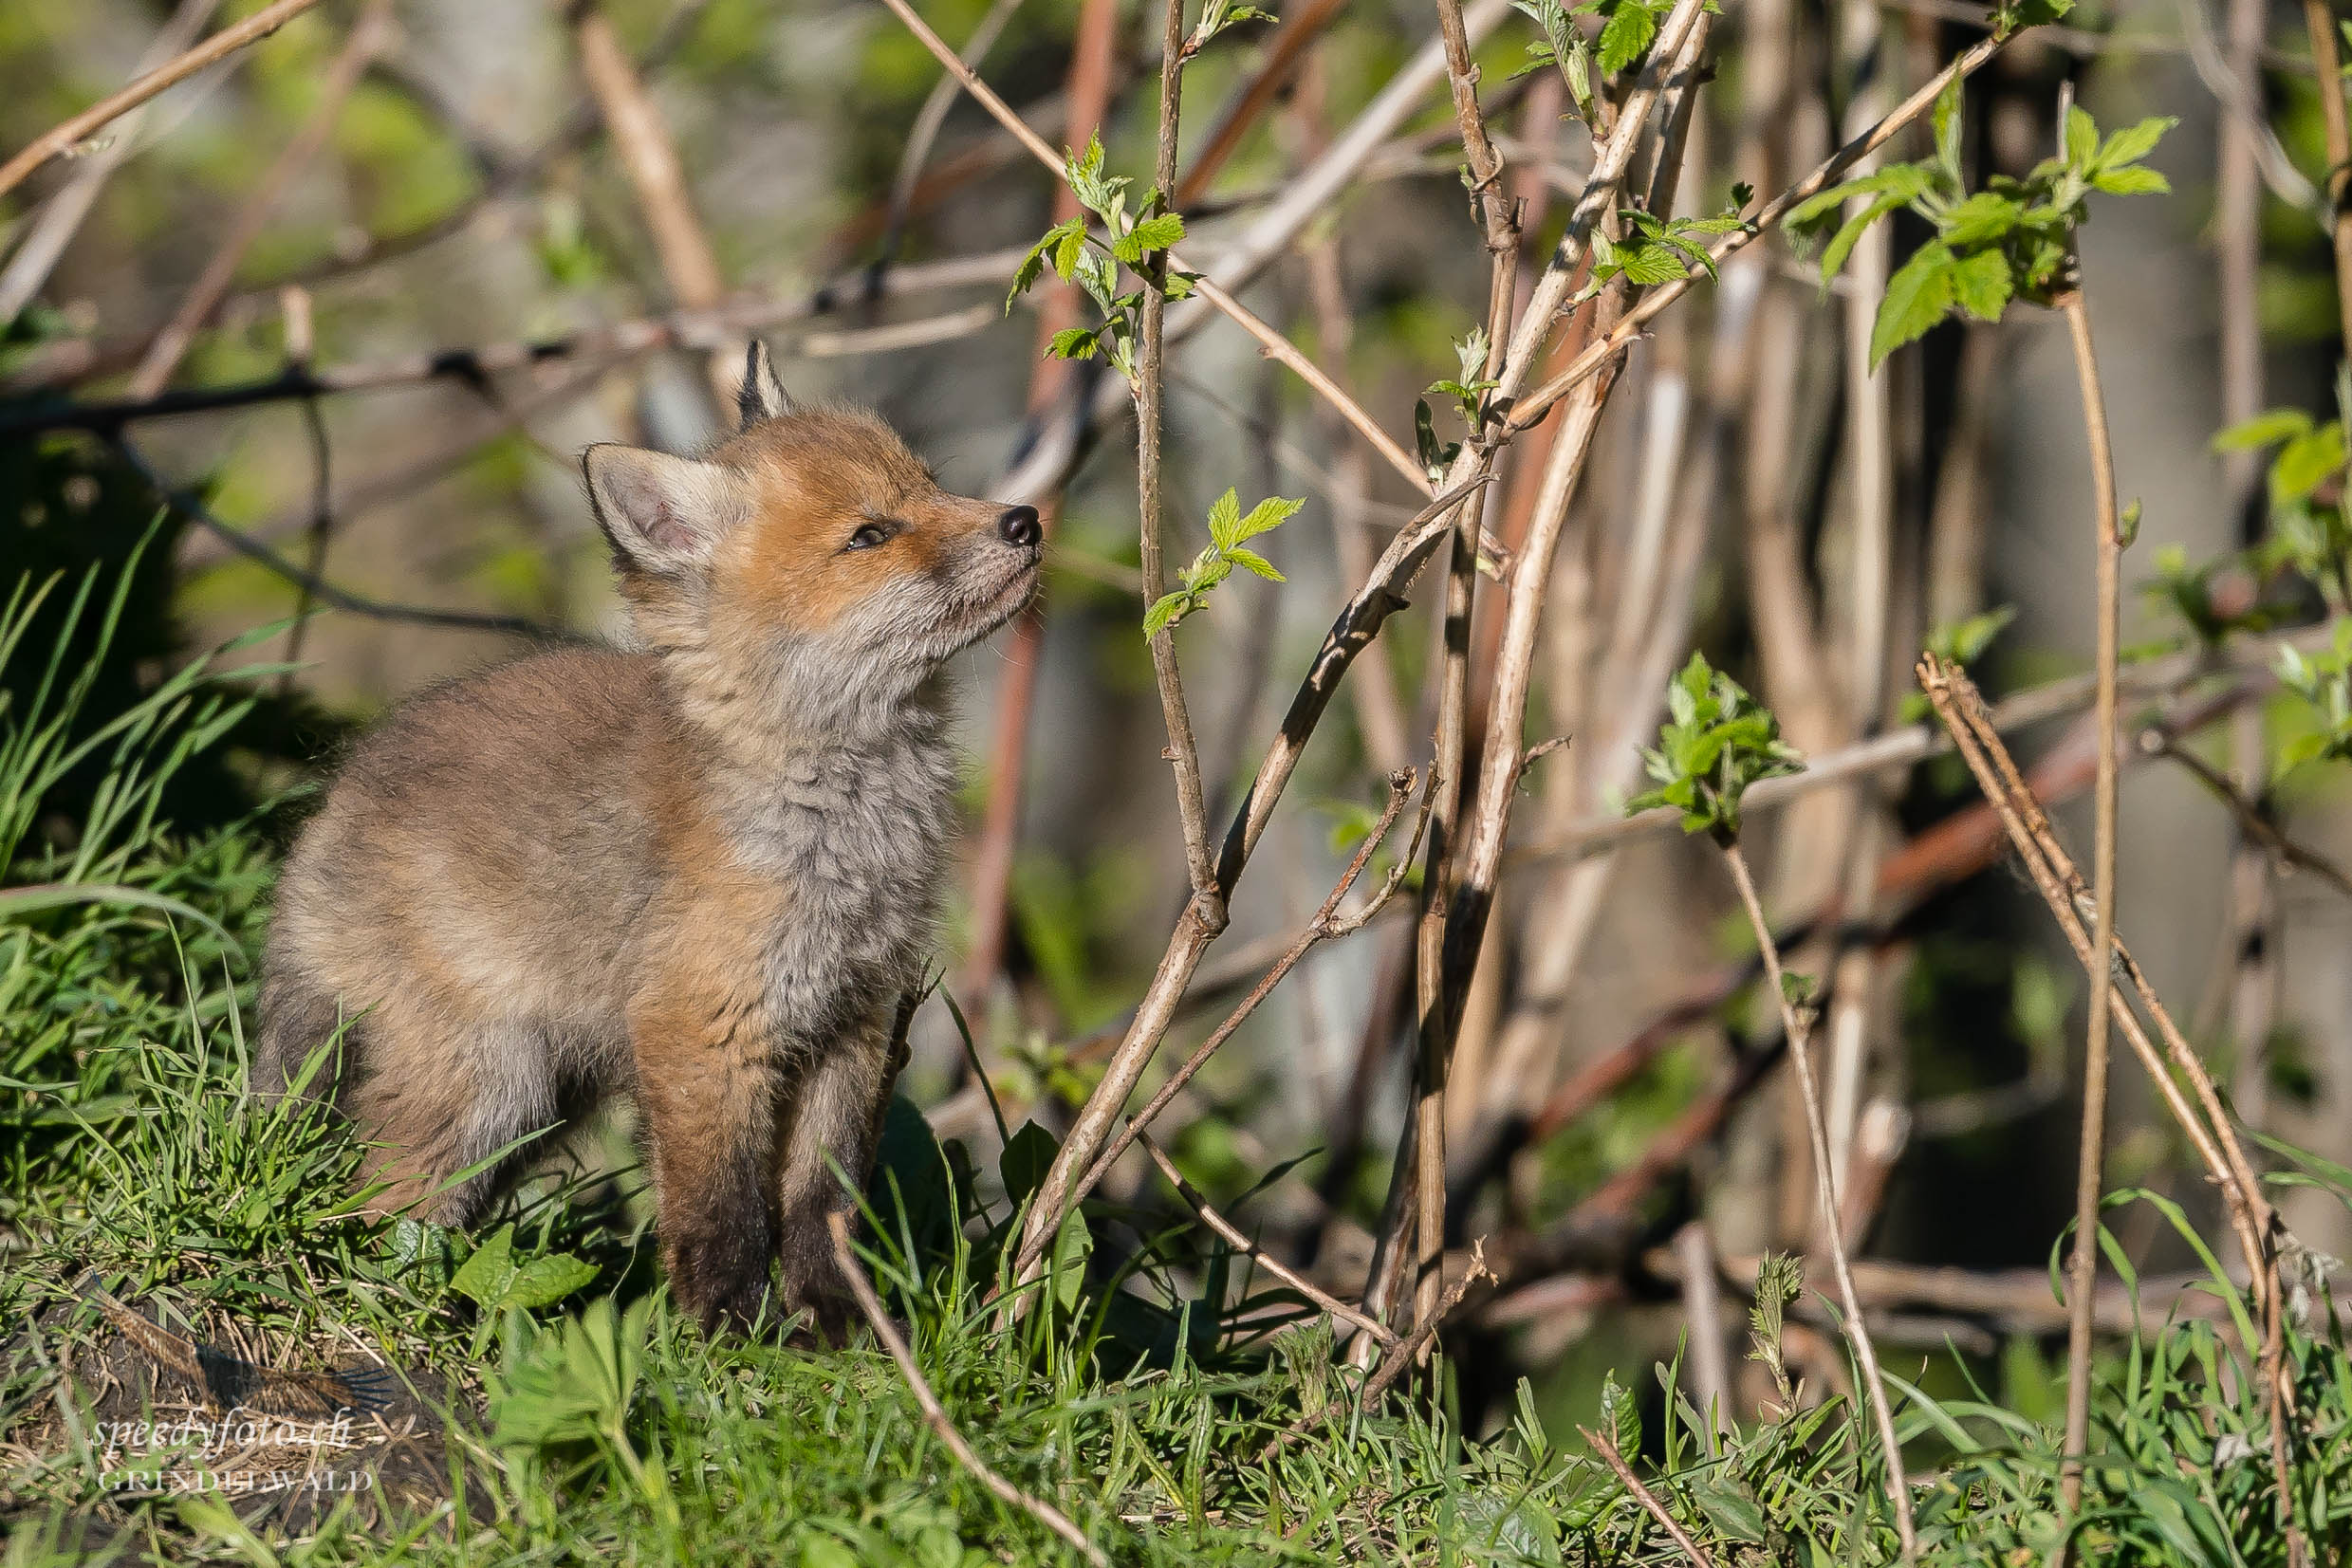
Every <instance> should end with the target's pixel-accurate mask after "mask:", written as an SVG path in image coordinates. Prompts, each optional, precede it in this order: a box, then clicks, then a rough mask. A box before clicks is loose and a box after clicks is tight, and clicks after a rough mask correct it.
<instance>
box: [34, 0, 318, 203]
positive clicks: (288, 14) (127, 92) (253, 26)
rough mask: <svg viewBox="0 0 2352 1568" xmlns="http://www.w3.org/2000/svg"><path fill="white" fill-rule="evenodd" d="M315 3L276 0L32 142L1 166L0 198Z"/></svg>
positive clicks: (282, 25)
mask: <svg viewBox="0 0 2352 1568" xmlns="http://www.w3.org/2000/svg"><path fill="white" fill-rule="evenodd" d="M318 3H319V0H277V3H276V4H275V5H272V6H268V7H265V8H264V9H261V10H257V11H255V12H254V13H253V14H252V15H250V16H249V17H247V18H246V19H245V20H244V21H242V22H239V23H238V24H237V25H236V26H234V27H232V28H222V29H221V30H220V31H218V32H216V33H214V34H213V36H212V37H210V38H208V39H206V40H205V41H204V42H203V43H201V44H199V45H197V46H195V47H194V48H193V49H190V50H188V51H187V52H186V53H185V54H182V55H181V56H179V57H178V58H177V59H176V60H173V61H171V62H170V63H168V64H166V65H158V66H157V67H156V68H155V69H154V70H152V71H149V72H147V73H146V74H145V75H143V76H141V77H139V79H138V80H136V81H134V82H133V83H131V84H130V85H129V86H127V87H124V88H122V89H121V90H120V91H119V92H115V93H112V94H109V95H108V96H107V97H105V98H102V99H101V100H99V101H98V102H96V103H94V104H92V105H91V106H90V107H88V108H86V109H84V110H83V111H82V112H81V113H80V114H78V115H75V116H74V117H73V118H71V119H70V120H65V121H64V122H63V123H61V124H59V125H56V126H54V127H52V128H51V129H49V130H48V131H46V132H44V133H43V134H42V135H41V136H39V137H36V138H33V140H32V142H31V143H30V144H29V145H28V146H27V147H26V148H25V150H24V151H22V152H20V153H18V154H17V155H16V156H15V157H12V158H10V159H9V160H8V162H6V163H0V194H7V193H8V192H9V191H12V190H14V189H16V187H17V186H18V185H19V184H21V183H22V182H23V181H24V178H25V176H26V175H29V174H31V173H32V172H33V171H34V170H36V169H38V168H40V167H41V166H42V165H43V164H45V163H46V162H48V160H49V159H51V158H53V157H57V155H58V154H60V153H63V152H65V151H67V150H68V149H70V148H72V147H73V146H74V145H75V144H76V143H78V142H81V141H83V140H85V139H87V138H89V137H90V136H91V134H92V133H94V132H96V131H98V130H99V129H101V128H102V127H103V126H104V125H106V124H107V123H108V122H109V121H111V120H115V119H116V118H118V117H119V116H120V115H123V114H127V113H128V112H129V111H131V110H133V109H136V108H138V107H139V105H140V104H141V103H144V102H146V101H148V100H149V99H151V98H153V97H155V96H156V94H157V93H159V92H162V91H163V90H164V89H165V88H167V87H172V86H176V85H177V84H178V83H182V82H185V81H187V80H188V79H189V78H190V77H192V76H194V75H195V74H196V72H198V71H200V70H202V69H204V67H206V66H207V65H212V64H213V63H214V62H216V61H220V60H226V59H227V58H229V56H231V55H232V54H234V53H236V52H237V50H239V49H241V48H243V47H245V46H247V45H248V44H252V43H256V42H258V41H260V40H261V39H264V38H267V37H269V35H270V34H271V33H273V32H275V31H277V30H278V29H279V28H282V27H284V26H286V24H287V23H288V22H291V21H292V20H293V19H294V18H295V17H297V16H300V15H301V14H302V13H303V12H305V11H306V10H308V9H310V8H311V7H313V6H315V5H317V4H318Z"/></svg>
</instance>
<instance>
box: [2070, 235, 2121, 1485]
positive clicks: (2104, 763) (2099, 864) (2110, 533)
mask: <svg viewBox="0 0 2352 1568" xmlns="http://www.w3.org/2000/svg"><path fill="white" fill-rule="evenodd" d="M2078 265H2079V264H2078ZM2059 308H2060V310H2061V311H2062V312H2063V313H2064V314H2065V318H2066V333H2067V337H2068V339H2069V340H2070V341H2071V342H2072V343H2073V346H2074V369H2075V380H2076V382H2077V384H2078V385H2079V386H2080V388H2081V391H2082V396H2083V428H2084V430H2085V432H2086V433H2087V434H2088V436H2089V440H2090V461H2091V487H2092V490H2093V493H2094V495H2095V497H2096V499H2097V507H2096V509H2095V512H2094V514H2093V517H2092V526H2094V527H2095V528H2096V529H2097V545H2098V557H2099V566H2098V579H2099V583H2098V592H2099V601H2098V611H2097V614H2098V617H2099V637H2098V678H2099V696H2098V705H2097V709H2096V712H2097V715H2098V717H2097V721H2096V722H2097V724H2098V726H2099V774H2098V783H2097V784H2096V785H2095V786H2094V794H2093V802H2094V810H2095V812H2096V815H2097V828H2096V830H2095V831H2096V841H2095V845H2094V848H2093V851H2092V858H2091V900H2092V911H2093V913H2092V922H2091V956H2090V965H2091V972H2092V973H2093V974H2104V973H2105V972H2106V971H2107V966H2108V963H2109V962H2110V959H2111V957H2112V955H2113V953H2114V951H2115V844H2116V809H2117V793H2116V790H2117V783H2116V781H2117V770H2116V659H2117V656H2118V647H2117V640H2118V637H2119V636H2120V635H2121V633H2120V627H2121V604H2122V586H2121V584H2122V562H2123V538H2122V533H2121V523H2120V522H2119V521H2118V519H2117V515H2116V501H2115V452H2114V450H2113V449H2112V447H2111V446H2110V445H2109V443H2108V435H2107V405H2106V399H2105V398H2104V397H2102V395H2101V392H2100V389H2099V360H2098V356H2097V354H2096V353H2095V352H2094V351H2093V349H2092V346H2091V321H2090V310H2089V308H2088V306H2086V305H2085V304H2083V290H2082V286H2081V284H2080V281H2079V279H2078V281H2077V283H2076V286H2074V287H2072V288H2070V289H2068V290H2067V292H2066V294H2065V297H2064V299H2062V300H2061V301H2060V303H2059ZM2108 994H2109V988H2108V987H2105V986H2100V985H2093V986H2092V987H2091V998H2090V1023H2089V1029H2088V1034H2087V1039H2086V1041H2085V1043H2084V1046H2083V1134H2082V1143H2081V1152H2080V1153H2079V1155H2078V1158H2077V1163H2076V1167H2075V1181H2074V1224H2075V1231H2074V1252H2073V1255H2072V1257H2070V1258H2069V1259H2068V1260H2067V1266H2066V1272H2067V1287H2066V1288H2067V1293H2068V1296H2069V1298H2070V1299H2071V1301H2072V1303H2073V1306H2074V1311H2073V1313H2072V1315H2071V1319H2070V1321H2069V1323H2068V1326H2067V1329H2066V1447H2065V1457H2064V1459H2063V1460H2062V1461H2061V1465H2062V1468H2061V1470H2060V1472H2059V1475H2060V1480H2059V1486H2060V1491H2061V1493H2062V1495H2063V1496H2064V1498H2065V1504H2066V1507H2067V1509H2068V1510H2069V1511H2071V1510H2073V1509H2074V1508H2076V1507H2077V1506H2079V1505H2080V1504H2081V1503H2082V1500H2083V1459H2084V1456H2085V1452H2086V1450H2087V1449H2088V1448H2089V1444H2090V1418H2091V1404H2090V1392H2091V1331H2092V1327H2093V1324H2092V1320H2091V1314H2092V1309H2093V1306H2094V1304H2095V1303H2094V1301H2093V1295H2092V1293H2093V1290H2094V1288H2095V1286H2096V1284H2097V1280H2098V1273H2099V1200H2100V1196H2101V1193H2102V1189H2103V1187H2104V1185H2105V1184H2104V1171H2105V1158H2104V1154H2105V1148H2106V1135H2107V999H2108Z"/></svg>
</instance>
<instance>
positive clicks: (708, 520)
mask: <svg viewBox="0 0 2352 1568" xmlns="http://www.w3.org/2000/svg"><path fill="white" fill-rule="evenodd" d="M580 467H581V470H582V472H583V473H584V474H585V475H586V476H587V481H588V503H589V505H590V506H592V507H595V508H596V521H597V526H599V527H602V529H603V530H604V537H605V538H606V539H609V540H611V541H612V544H613V550H614V552H615V553H616V554H618V555H619V556H620V559H621V562H622V563H623V564H626V565H630V566H635V567H637V568H639V570H642V571H648V572H658V573H662V574H664V575H671V574H676V573H678V572H683V571H688V570H691V569H693V568H694V567H698V566H700V565H702V564H703V563H706V562H708V561H709V560H710V559H711V552H712V550H713V548H714V547H715V546H716V545H717V544H718V542H719V540H720V539H721V538H723V537H724V536H725V535H726V533H727V531H728V530H729V529H730V528H732V527H733V526H735V525H736V524H737V523H738V522H740V521H742V517H743V513H744V503H743V493H742V489H741V488H740V486H739V484H738V482H737V481H736V479H735V477H734V475H732V474H731V473H730V472H728V471H727V470H725V469H722V468H719V467H717V466H716V465H714V464H711V463H697V462H694V460H692V459H691V458H685V457H672V456H670V455H669V454H668V453H667V452H646V451H644V450H642V449H640V448H638V447H624V446H619V445H616V444H613V443H611V442H605V443H602V444H600V445H597V446H593V447H590V448H589V449H588V450H587V451H586V452H582V453H581V454H580Z"/></svg>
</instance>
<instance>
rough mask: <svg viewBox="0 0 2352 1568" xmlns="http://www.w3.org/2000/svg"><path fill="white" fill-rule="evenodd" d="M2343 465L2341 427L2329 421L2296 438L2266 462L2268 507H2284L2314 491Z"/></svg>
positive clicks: (2337, 423) (2341, 468)
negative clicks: (2268, 491) (2268, 463)
mask: <svg viewBox="0 0 2352 1568" xmlns="http://www.w3.org/2000/svg"><path fill="white" fill-rule="evenodd" d="M2343 465H2344V443H2343V425H2342V424H2341V423H2339V422H2338V421H2336V420H2332V419H2331V420H2329V421H2328V422H2327V423H2326V424H2324V425H2322V426H2320V427H2319V429H2317V430H2314V431H2311V432H2309V433H2308V434H2303V435H2298V436H2297V437H2295V438H2294V439H2293V440H2291V441H2289V442H2287V445H2286V446H2285V447H2284V448H2283V449H2281V450H2280V452H2279V454H2278V456H2276V457H2274V458H2272V459H2271V461H2270V505H2271V506H2272V507H2284V506H2287V505H2288V504H2289V503H2291V502H2295V501H2300V500H2302V499H2303V498H2304V497H2305V496H2306V495H2309V494H2310V493H2311V492H2312V491H2313V490H2316V489H2319V488H2320V486H2321V485H2322V484H2323V483H2324V482H2325V481H2326V480H2327V479H2328V478H2330V477H2331V476H2333V475H2335V474H2337V473H2339V472H2341V471H2342V470H2343Z"/></svg>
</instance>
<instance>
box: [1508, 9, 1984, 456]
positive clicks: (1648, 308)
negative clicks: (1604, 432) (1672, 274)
mask: <svg viewBox="0 0 2352 1568" xmlns="http://www.w3.org/2000/svg"><path fill="white" fill-rule="evenodd" d="M2007 42H2008V39H2006V38H2000V37H1993V38H1987V39H1983V40H1981V41H1979V42H1977V43H1975V44H1972V45H1971V46H1969V47H1968V48H1967V49H1966V50H1965V51H1964V52H1962V53H1961V54H1960V55H1958V56H1957V57H1955V58H1954V60H1953V62H1952V64H1951V65H1946V66H1945V67H1944V68H1943V69H1942V70H1940V71H1937V72H1936V73H1935V75H1934V76H1933V77H1930V78H1929V79H1928V80H1927V82H1926V83H1924V84H1923V85H1921V86H1920V88H1919V90H1918V91H1917V92H1915V93H1913V94H1912V95H1911V96H1910V97H1909V98H1906V99H1904V100H1903V101H1902V102H1900V103H1898V104H1897V105H1896V106H1895V107H1894V108H1893V109H1892V110H1890V111H1889V112H1888V113H1887V115H1886V116H1885V118H1884V119H1882V120H1880V121H1879V122H1878V123H1877V124H1875V125H1873V126H1871V127H1870V129H1869V130H1867V131H1865V132H1863V133H1862V134H1861V136H1858V137H1856V138H1853V139H1852V140H1851V141H1848V142H1847V143H1846V144H1845V145H1844V146H1843V147H1841V148H1839V149H1838V150H1837V151H1836V152H1834V153H1832V154H1830V155H1829V157H1827V158H1825V159H1824V160H1823V161H1822V162H1821V163H1820V164H1819V165H1817V166H1816V167H1815V168H1814V170H1813V172H1812V173H1811V174H1809V175H1806V176H1805V177H1804V178H1803V179H1801V180H1799V181H1797V183H1796V184H1794V185H1792V186H1790V187H1789V188H1788V189H1787V190H1786V191H1783V192H1782V193H1781V194H1779V195H1777V196H1775V197H1773V198H1772V199H1771V200H1770V201H1769V202H1767V203H1766V204H1765V205H1764V207H1763V208H1762V209H1761V210H1760V211H1759V212H1757V213H1756V215H1755V216H1754V217H1753V218H1752V219H1750V221H1749V224H1748V227H1746V228H1745V229H1739V230H1734V231H1732V232H1731V233H1729V234H1726V235H1724V236H1723V238H1722V239H1720V240H1717V241H1716V242H1715V244H1714V245H1713V248H1712V249H1710V250H1709V251H1708V255H1709V257H1710V258H1711V259H1712V260H1713V263H1714V268H1715V269H1717V270H1719V269H1720V268H1721V267H1722V264H1723V261H1724V258H1725V257H1727V256H1730V255H1732V253H1733V252H1734V251H1737V250H1741V249H1746V248H1747V247H1748V246H1749V245H1750V244H1752V243H1754V242H1755V241H1756V240H1757V239H1759V238H1761V237H1762V236H1763V235H1764V234H1765V233H1767V232H1768V231H1770V230H1771V229H1772V227H1773V226H1774V225H1775V224H1777V223H1779V222H1780V220H1781V219H1782V218H1783V217H1784V216H1786V215H1787V213H1788V212H1789V211H1790V210H1792V209H1793V208H1794V207H1795V206H1796V205H1797V204H1798V203H1799V202H1801V201H1804V200H1806V198H1808V197H1810V196H1813V195H1816V194H1819V193H1821V192H1823V191H1825V190H1827V189H1828V188H1829V186H1830V185H1831V184H1832V183H1834V182H1835V181H1837V180H1838V179H1840V178H1842V177H1843V176H1844V175H1845V174H1846V172H1847V171H1848V170H1850V169H1852V168H1853V167H1854V165H1855V164H1856V163H1857V162H1859V161H1861V159H1862V158H1864V157H1868V156H1869V155H1870V154H1872V153H1875V152H1877V151H1878V150H1879V149H1880V147H1883V146H1885V145H1886V144H1887V143H1888V142H1889V141H1892V140H1893V139H1894V138H1896V137H1897V136H1898V135H1900V134H1901V133H1902V132H1903V130H1904V129H1905V128H1907V127H1908V126H1910V125H1911V124H1912V122H1913V121H1915V120H1917V119H1918V118H1919V117H1920V116H1922V115H1924V114H1926V113H1927V112H1928V111H1929V110H1930V109H1932V108H1934V107H1935V100H1936V98H1937V96H1938V95H1940V94H1941V93H1942V92H1943V90H1944V88H1945V87H1947V86H1949V85H1950V84H1951V83H1953V82H1954V81H1955V80H1958V79H1960V78H1964V77H1967V76H1969V75H1971V74H1972V73H1973V72H1974V71H1975V70H1976V69H1977V68H1978V67H1979V66H1981V65H1984V64H1985V63H1986V62H1987V61H1989V60H1991V58H1992V57H1993V56H1994V55H1995V54H1997V53H1999V52H2000V49H2001V46H2002V45H2003V44H2005V43H2007ZM1710 275H1711V273H1710V269H1708V268H1704V267H1694V268H1693V269H1692V270H1691V271H1690V272H1688V273H1686V274H1685V275H1683V276H1682V277H1680V278H1676V279H1674V280H1672V281H1670V282H1667V283H1663V284H1660V285H1658V286H1657V287H1655V288H1652V289H1651V290H1649V291H1648V292H1647V293H1646V294H1644V295H1643V296H1642V299H1641V303H1640V304H1638V305H1636V306H1634V307H1633V308H1632V309H1631V310H1629V311H1627V312H1626V313H1625V315H1624V318H1623V319H1622V320H1620V322H1619V323H1617V324H1616V325H1615V326H1613V327H1611V328H1610V329H1609V330H1608V331H1607V332H1606V333H1604V334H1602V336H1601V337H1600V338H1599V339H1597V340H1595V341H1594V342H1593V344H1592V346H1591V347H1589V348H1587V349H1585V350H1584V352H1583V353H1582V354H1579V355H1578V356H1577V357H1576V358H1575V359H1574V360H1571V361H1570V362H1569V364H1568V367H1567V368H1566V369H1565V370H1563V371H1562V372H1560V374H1559V375H1557V376H1554V377H1553V378H1551V379H1550V380H1548V381H1546V382H1545V383H1544V384H1543V385H1542V386H1540V387H1538V388H1537V389H1536V390H1535V391H1533V392H1531V393H1529V394H1528V396H1527V397H1523V398H1520V399H1519V400H1518V401H1517V402H1515V403H1513V404H1512V405H1511V410H1510V416H1509V419H1507V420H1506V421H1505V422H1504V423H1505V427H1506V428H1507V429H1509V430H1524V429H1526V428H1527V427H1528V426H1529V425H1532V424H1534V423H1535V422H1536V421H1537V420H1539V419H1541V418H1543V417H1544V415H1546V414H1548V413H1549V412H1551V408H1552V405H1553V404H1555V403H1557V402H1559V401H1560V399H1561V398H1563V397H1566V396H1567V394H1568V392H1569V391H1570V390H1571V389H1572V388H1574V387H1576V386H1578V385H1580V384H1581V383H1583V382H1584V381H1586V380H1589V379H1590V378H1592V377H1594V376H1596V375H1598V374H1599V373H1600V371H1601V369H1602V366H1603V365H1606V364H1609V363H1611V362H1613V361H1614V360H1615V359H1616V358H1617V356H1618V355H1620V354H1621V353H1623V352H1624V350H1625V347H1626V345H1627V344H1629V343H1631V342H1632V341H1634V340H1635V339H1636V338H1638V337H1639V336H1640V334H1641V329H1642V327H1643V326H1645V325H1646V324H1648V323H1649V322H1650V320H1651V318H1653V317H1655V316H1656V315H1658V312H1659V311H1661V310H1664V309H1665V308H1666V307H1667V306H1668V305H1670V304H1674V303H1675V302H1676V300H1678V299H1680V298H1682V296H1683V295H1684V294H1686V293H1688V292H1690V289H1691V286H1692V285H1693V284H1695V283H1696V282H1698V280H1699V279H1701V278H1703V277H1707V276H1710Z"/></svg>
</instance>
